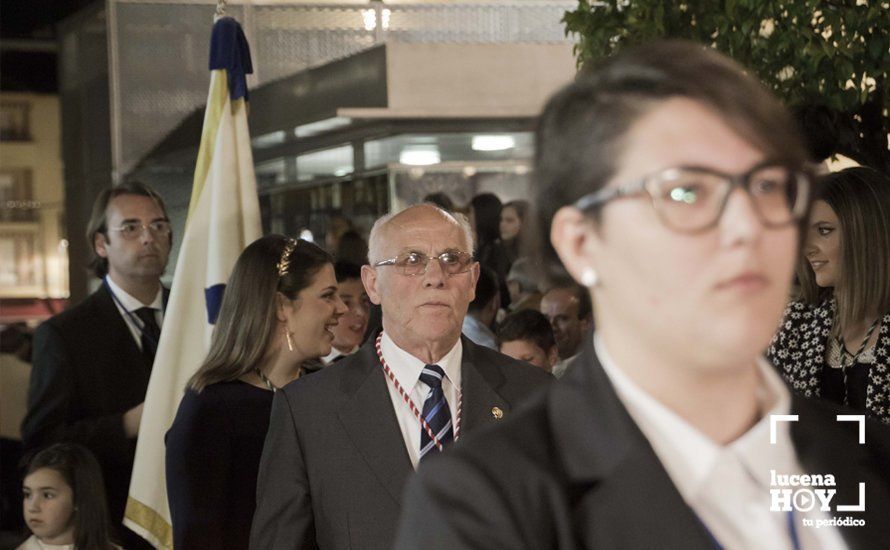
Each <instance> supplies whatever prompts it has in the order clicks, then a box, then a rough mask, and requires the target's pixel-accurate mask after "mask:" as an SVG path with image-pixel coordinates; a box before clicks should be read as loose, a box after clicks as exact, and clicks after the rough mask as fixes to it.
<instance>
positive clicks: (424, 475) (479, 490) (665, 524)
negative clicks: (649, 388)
mask: <svg viewBox="0 0 890 550" xmlns="http://www.w3.org/2000/svg"><path fill="white" fill-rule="evenodd" d="M792 399H793V401H792V409H793V411H792V412H793V413H794V414H798V415H799V416H800V418H799V421H798V422H796V423H794V424H792V425H791V437H792V440H793V441H794V445H795V448H796V450H797V454H798V458H799V460H800V462H801V465H802V467H803V468H804V470H805V471H806V472H808V473H822V474H827V473H831V474H833V475H834V476H835V477H836V480H837V489H838V494H837V495H836V497H835V499H834V500H833V501H832V504H855V503H857V502H858V482H860V481H861V482H865V484H866V512H865V513H864V514H860V513H839V514H837V515H851V516H853V517H856V518H865V519H866V522H867V523H866V527H847V528H841V533H842V536H843V537H844V538H845V540H846V541H847V543H848V544H849V545H850V546H851V547H852V548H880V547H885V546H886V542H887V540H890V522H888V521H887V518H890V434H888V432H887V431H886V428H885V427H884V426H881V425H880V424H878V423H871V421H869V423H868V424H866V445H858V444H857V441H858V439H857V434H858V426H857V424H856V423H852V422H844V423H838V422H836V421H835V418H834V415H835V414H836V413H837V412H839V411H838V410H837V409H834V408H832V407H830V406H829V405H826V404H823V403H819V402H815V401H810V400H805V399H804V398H801V397H797V396H795V397H793V398H792ZM466 443H467V444H466V445H462V446H461V447H460V448H456V449H455V450H454V452H453V453H446V454H445V455H443V456H440V457H436V459H435V460H433V461H431V462H430V463H429V464H425V465H424V466H425V467H424V468H423V469H421V470H420V472H419V474H418V475H417V476H415V478H414V479H413V480H412V482H411V483H410V484H409V487H408V490H407V495H406V499H405V505H404V506H403V510H404V516H403V518H402V523H401V527H400V530H399V535H398V541H397V543H396V545H395V548H397V549H398V550H408V549H412V550H413V549H417V548H431V549H434V548H443V549H449V550H451V549H461V548H478V549H485V550H493V549H511V550H516V549H523V548H528V549H539V548H558V549H580V548H608V549H613V548H634V549H636V548H664V549H683V550H697V549H702V550H705V549H707V550H713V548H714V544H713V542H712V540H711V539H710V536H709V534H708V533H707V531H706V530H705V529H704V527H703V526H702V524H701V523H700V522H699V520H698V518H697V516H696V514H695V513H694V512H693V510H692V509H691V508H690V507H689V506H687V504H686V503H685V501H684V500H683V497H682V496H681V495H680V493H679V491H678V490H677V488H676V487H675V486H674V484H673V483H672V481H671V479H670V477H669V475H668V473H667V471H666V470H665V469H664V467H663V466H662V464H661V462H660V461H659V459H658V457H657V456H656V454H655V452H654V450H653V449H652V447H651V446H650V445H649V442H648V440H647V439H646V438H645V436H644V435H643V434H642V432H641V431H640V430H639V428H638V427H637V425H636V424H635V423H634V421H633V420H632V418H631V417H630V415H629V414H628V412H627V410H626V409H625V408H624V406H623V405H622V403H621V402H620V400H619V398H618V396H617V394H616V393H615V391H614V389H613V388H612V385H611V382H610V381H609V379H608V377H607V376H606V373H605V371H603V369H602V367H601V366H600V365H599V362H598V360H597V358H596V355H595V353H594V351H593V343H592V339H588V340H587V344H586V347H585V349H584V350H583V352H582V355H581V356H580V357H579V358H578V360H577V361H576V362H575V363H574V364H573V368H572V369H569V370H568V371H567V372H566V375H565V376H564V377H563V378H562V379H561V380H560V381H559V382H557V383H555V384H552V385H551V386H550V387H549V389H548V390H547V391H546V393H545V394H544V395H542V396H540V397H539V398H538V399H536V400H535V401H534V403H530V404H529V406H527V407H524V408H523V410H522V411H521V412H519V413H517V414H515V415H513V417H512V419H510V420H509V421H507V422H504V423H503V424H501V425H499V426H496V427H495V428H493V429H490V430H485V431H483V432H482V433H477V434H474V436H473V437H471V438H470V439H469V441H467V442H466ZM779 473H781V472H779ZM727 498H732V495H727ZM768 502H769V494H764V505H765V506H768ZM800 528H801V529H803V528H808V527H800ZM768 546H769V541H764V548H766V547H768Z"/></svg>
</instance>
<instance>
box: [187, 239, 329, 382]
mask: <svg viewBox="0 0 890 550" xmlns="http://www.w3.org/2000/svg"><path fill="white" fill-rule="evenodd" d="M285 247H290V248H291V250H290V253H289V254H287V255H286V257H283V255H284V252H285ZM285 263H286V264H287V268H286V269H285V270H283V272H284V274H283V275H280V274H279V264H281V265H283V264H285ZM333 263H334V261H333V258H332V257H331V255H330V254H328V253H327V252H325V251H324V250H323V249H321V248H319V247H318V246H316V245H314V244H312V243H310V242H308V241H304V240H303V239H289V238H287V237H284V236H282V235H268V236H265V237H262V238H260V239H257V240H256V241H254V242H253V243H251V244H250V245H249V246H248V247H247V248H245V249H244V251H243V252H242V253H241V256H239V257H238V261H237V262H236V263H235V268H234V269H233V270H232V275H231V276H230V277H229V281H228V283H227V284H226V290H225V293H224V294H223V299H222V304H221V305H220V310H219V317H218V319H217V321H216V327H214V329H213V338H212V340H211V342H210V351H209V352H208V353H207V357H206V358H205V359H204V363H203V364H202V365H201V367H200V368H199V369H198V371H197V372H196V373H195V375H194V376H192V378H191V380H189V383H188V387H189V388H191V389H193V390H194V391H196V392H200V391H201V390H203V389H204V388H206V387H207V386H209V385H210V384H215V383H217V382H223V381H229V380H236V379H238V378H239V377H241V376H243V375H244V374H246V373H248V372H250V371H251V370H252V369H253V368H255V367H257V366H258V365H259V364H260V363H261V362H262V360H263V359H264V358H265V357H266V355H267V354H268V353H270V350H271V348H272V342H273V339H274V336H275V330H276V329H277V327H278V317H277V302H276V300H277V294H278V293H279V292H280V293H281V294H283V295H284V296H286V297H287V298H289V299H291V300H293V299H296V297H297V294H299V292H300V291H301V290H303V289H304V288H306V287H308V286H309V285H310V284H312V279H313V277H315V275H316V274H317V273H318V272H319V271H320V270H321V268H322V267H324V266H325V265H326V264H333Z"/></svg>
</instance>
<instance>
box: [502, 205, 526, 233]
mask: <svg viewBox="0 0 890 550" xmlns="http://www.w3.org/2000/svg"><path fill="white" fill-rule="evenodd" d="M520 228H522V220H520V219H519V214H518V213H517V212H516V210H515V209H513V207H512V206H507V207H505V208H504V209H503V210H501V226H500V229H501V240H504V241H507V240H510V239H513V238H515V237H516V235H519V230H520Z"/></svg>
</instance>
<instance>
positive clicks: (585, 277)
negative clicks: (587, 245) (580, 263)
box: [581, 267, 599, 288]
mask: <svg viewBox="0 0 890 550" xmlns="http://www.w3.org/2000/svg"><path fill="white" fill-rule="evenodd" d="M598 282H599V276H598V275H597V274H596V270H595V269H593V268H592V267H585V268H584V271H582V272H581V284H582V285H584V286H586V287H587V288H591V287H594V286H596V284H597V283H598Z"/></svg>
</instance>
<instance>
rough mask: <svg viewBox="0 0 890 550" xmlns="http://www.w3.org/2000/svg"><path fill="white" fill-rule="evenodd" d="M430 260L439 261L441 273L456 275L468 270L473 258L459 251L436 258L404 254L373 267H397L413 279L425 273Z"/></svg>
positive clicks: (448, 252)
mask: <svg viewBox="0 0 890 550" xmlns="http://www.w3.org/2000/svg"><path fill="white" fill-rule="evenodd" d="M432 260H439V266H440V267H441V268H442V272H443V273H447V274H448V275H457V274H458V273H466V272H467V271H469V270H470V264H471V263H472V261H473V256H471V255H470V254H467V253H466V252H461V251H459V250H446V251H445V252H443V253H441V254H439V255H438V256H427V255H426V254H424V253H423V252H405V253H403V254H399V255H398V256H396V257H395V258H390V259H388V260H383V261H380V262H377V263H376V264H374V267H380V266H384V265H391V266H395V267H397V268H398V269H399V271H400V272H401V273H402V274H403V275H408V276H410V277H414V276H417V275H423V274H424V273H426V270H427V268H428V267H429V264H430V261H432Z"/></svg>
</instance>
